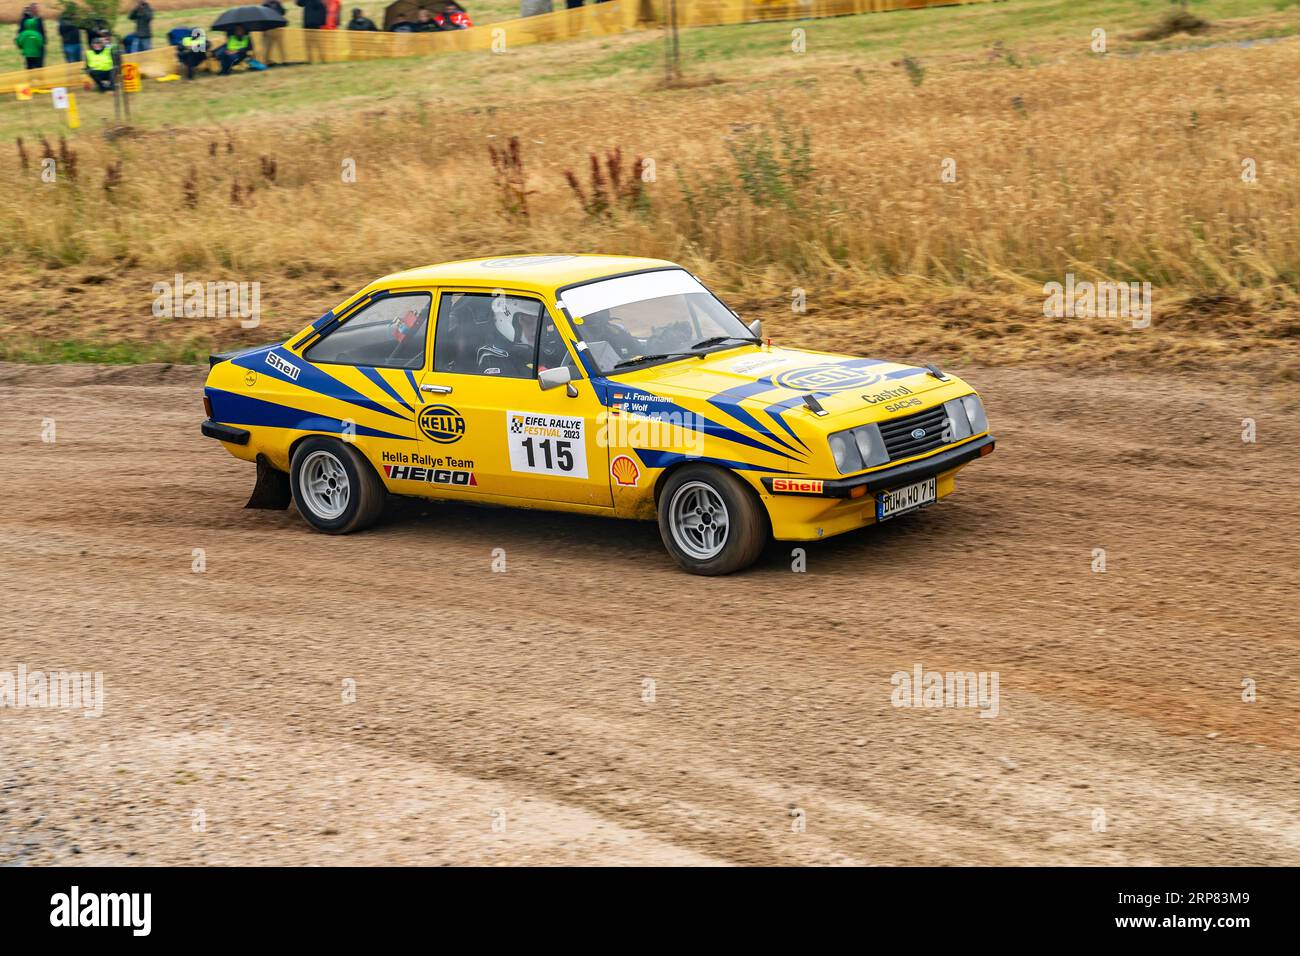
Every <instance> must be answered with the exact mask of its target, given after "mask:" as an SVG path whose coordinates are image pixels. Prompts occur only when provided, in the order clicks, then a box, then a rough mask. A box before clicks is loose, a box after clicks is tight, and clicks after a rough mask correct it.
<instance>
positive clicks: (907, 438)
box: [880, 405, 947, 461]
mask: <svg viewBox="0 0 1300 956" xmlns="http://www.w3.org/2000/svg"><path fill="white" fill-rule="evenodd" d="M946 426H947V416H946V415H945V414H944V410H943V406H942V405H936V406H935V407H934V408H927V409H926V410H925V411H923V412H917V413H916V414H915V415H904V416H903V417H902V418H892V419H890V420H889V421H884V422H881V423H880V435H881V437H882V438H884V439H885V450H886V451H888V452H889V460H890V461H897V460H898V459H900V458H910V457H912V456H913V455H923V454H925V453H926V452H927V451H931V450H933V449H935V448H938V447H939V446H940V445H944V444H946V442H945V441H944V435H943V433H944V430H945V428H946ZM918 428H919V429H921V430H922V431H924V432H925V434H924V435H922V436H921V437H920V438H913V437H912V432H914V431H916V430H917V429H918Z"/></svg>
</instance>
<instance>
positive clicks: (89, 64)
mask: <svg viewBox="0 0 1300 956" xmlns="http://www.w3.org/2000/svg"><path fill="white" fill-rule="evenodd" d="M86 72H87V73H89V74H90V78H91V79H92V80H94V81H95V88H96V89H98V90H99V92H101V93H108V92H110V91H111V90H112V89H113V46H112V44H110V43H109V42H108V41H107V40H105V39H104V38H103V37H101V36H97V37H95V38H94V39H93V40H91V41H90V47H89V48H88V49H87V50H86Z"/></svg>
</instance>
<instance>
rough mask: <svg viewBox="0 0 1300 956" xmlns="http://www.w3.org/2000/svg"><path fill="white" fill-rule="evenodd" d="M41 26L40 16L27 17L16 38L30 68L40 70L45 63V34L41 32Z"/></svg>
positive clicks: (15, 41) (15, 40)
mask: <svg viewBox="0 0 1300 956" xmlns="http://www.w3.org/2000/svg"><path fill="white" fill-rule="evenodd" d="M40 26H41V22H40V20H39V19H38V18H36V17H31V16H29V17H26V18H24V19H23V22H22V24H21V25H20V26H19V27H18V36H17V37H15V38H14V43H15V44H17V46H18V49H19V50H21V51H22V53H23V59H24V60H26V61H27V69H29V70H39V69H40V68H41V67H42V66H44V65H45V34H43V33H42V32H41V30H40Z"/></svg>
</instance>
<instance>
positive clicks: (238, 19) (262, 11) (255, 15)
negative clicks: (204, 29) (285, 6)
mask: <svg viewBox="0 0 1300 956" xmlns="http://www.w3.org/2000/svg"><path fill="white" fill-rule="evenodd" d="M288 25H289V21H288V20H286V19H285V18H284V14H283V13H276V12H275V11H274V10H272V9H271V8H270V7H252V6H249V7H231V8H230V9H229V10H227V11H226V12H225V13H223V14H222V15H221V16H219V17H217V19H216V20H214V21H213V23H212V29H214V30H224V31H225V32H226V33H229V32H230V31H231V30H233V29H235V27H243V28H244V29H245V30H248V31H249V32H250V33H251V32H252V31H254V30H274V29H276V28H278V27H286V26H288Z"/></svg>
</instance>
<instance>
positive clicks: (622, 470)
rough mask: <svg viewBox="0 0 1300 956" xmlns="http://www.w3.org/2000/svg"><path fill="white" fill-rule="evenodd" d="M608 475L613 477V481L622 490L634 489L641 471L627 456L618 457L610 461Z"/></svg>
mask: <svg viewBox="0 0 1300 956" xmlns="http://www.w3.org/2000/svg"><path fill="white" fill-rule="evenodd" d="M609 473H610V474H611V475H613V476H614V481H615V482H616V483H617V484H619V485H621V486H622V487H624V488H635V487H636V483H637V480H638V479H639V478H640V477H641V469H640V468H638V467H637V466H636V462H634V461H633V460H632V459H631V458H629V457H628V456H627V455H619V456H618V457H617V458H615V459H614V460H613V461H611V462H610V463H609Z"/></svg>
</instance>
